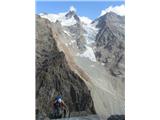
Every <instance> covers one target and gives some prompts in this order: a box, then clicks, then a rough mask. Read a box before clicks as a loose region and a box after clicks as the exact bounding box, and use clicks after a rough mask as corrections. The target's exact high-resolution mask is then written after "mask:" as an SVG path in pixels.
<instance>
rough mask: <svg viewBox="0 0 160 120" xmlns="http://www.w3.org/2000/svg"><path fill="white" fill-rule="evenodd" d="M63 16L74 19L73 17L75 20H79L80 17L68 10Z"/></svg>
mask: <svg viewBox="0 0 160 120" xmlns="http://www.w3.org/2000/svg"><path fill="white" fill-rule="evenodd" d="M65 16H66V17H67V18H68V19H69V18H71V17H74V19H75V20H76V21H77V22H80V19H79V17H78V16H77V15H76V13H75V11H69V12H68V13H67V14H66V15H65Z"/></svg>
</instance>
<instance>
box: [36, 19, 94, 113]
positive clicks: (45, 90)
mask: <svg viewBox="0 0 160 120" xmlns="http://www.w3.org/2000/svg"><path fill="white" fill-rule="evenodd" d="M52 24H54V23H51V22H49V21H48V20H47V19H43V18H41V17H40V16H36V111H37V116H38V115H40V114H41V115H42V114H43V115H45V116H48V115H49V114H50V113H51V111H52V108H51V102H52V100H53V99H54V97H55V96H56V95H62V97H63V100H64V101H65V103H66V104H67V106H68V108H69V112H70V116H79V115H89V114H94V113H95V109H94V104H93V101H92V98H91V95H90V91H89V90H88V88H87V86H86V85H85V83H84V81H83V80H82V79H81V78H80V77H79V76H78V75H77V74H76V73H74V72H73V71H72V70H71V69H70V67H69V65H68V63H67V61H66V58H65V54H64V53H63V52H60V51H59V49H58V47H57V43H56V40H55V38H54V37H53V35H52V34H53V33H52V32H53V31H52V29H54V28H52V29H51V27H53V25H52Z"/></svg>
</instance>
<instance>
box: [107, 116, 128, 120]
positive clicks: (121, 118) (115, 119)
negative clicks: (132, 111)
mask: <svg viewBox="0 0 160 120" xmlns="http://www.w3.org/2000/svg"><path fill="white" fill-rule="evenodd" d="M107 120H125V116H124V115H111V116H110V117H109V118H108V119H107Z"/></svg>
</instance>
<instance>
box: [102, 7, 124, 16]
mask: <svg viewBox="0 0 160 120" xmlns="http://www.w3.org/2000/svg"><path fill="white" fill-rule="evenodd" d="M107 12H115V13H116V14H118V15H121V16H125V6H124V4H122V5H120V6H115V7H112V6H110V7H108V8H106V9H105V10H102V11H101V15H100V16H102V15H104V14H106V13H107Z"/></svg>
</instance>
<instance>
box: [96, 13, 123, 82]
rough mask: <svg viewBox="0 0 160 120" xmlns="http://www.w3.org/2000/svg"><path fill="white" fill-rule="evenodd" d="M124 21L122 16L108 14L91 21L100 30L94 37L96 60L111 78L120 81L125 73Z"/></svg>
mask: <svg viewBox="0 0 160 120" xmlns="http://www.w3.org/2000/svg"><path fill="white" fill-rule="evenodd" d="M124 20H125V18H124V16H119V15H117V14H115V13H113V12H109V13H106V14H105V15H103V16H101V17H100V18H97V19H96V20H95V21H93V23H96V22H97V25H96V26H97V27H98V28H99V29H100V30H99V32H98V34H97V36H96V50H95V55H96V58H97V60H98V61H100V62H102V63H104V64H105V66H106V69H107V71H108V72H110V74H111V75H112V76H114V77H119V78H120V79H121V80H124V71H125V69H124V63H125V61H124V60H125V54H124V50H125V32H124V30H125V29H124V24H125V21H124Z"/></svg>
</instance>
